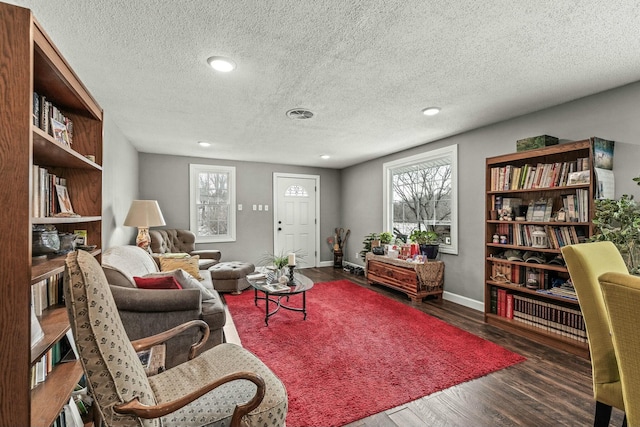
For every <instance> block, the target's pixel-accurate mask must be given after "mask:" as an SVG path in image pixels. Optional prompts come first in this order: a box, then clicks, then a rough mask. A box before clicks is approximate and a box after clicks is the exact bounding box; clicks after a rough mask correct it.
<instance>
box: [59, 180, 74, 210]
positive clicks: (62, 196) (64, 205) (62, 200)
mask: <svg viewBox="0 0 640 427" xmlns="http://www.w3.org/2000/svg"><path fill="white" fill-rule="evenodd" d="M56 193H57V194H58V203H59V204H60V212H62V213H73V207H72V206H71V199H70V198H69V192H68V191H67V187H66V186H64V185H60V184H56Z"/></svg>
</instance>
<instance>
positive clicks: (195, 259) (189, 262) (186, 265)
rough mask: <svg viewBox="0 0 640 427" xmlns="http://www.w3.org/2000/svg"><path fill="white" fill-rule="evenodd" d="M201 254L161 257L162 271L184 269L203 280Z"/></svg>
mask: <svg viewBox="0 0 640 427" xmlns="http://www.w3.org/2000/svg"><path fill="white" fill-rule="evenodd" d="M199 261H200V255H194V256H189V257H182V258H174V257H166V256H161V257H160V271H171V270H177V269H178V268H181V269H183V270H184V271H186V272H187V273H189V274H190V275H192V276H193V277H195V278H196V279H198V280H202V276H200V267H199Z"/></svg>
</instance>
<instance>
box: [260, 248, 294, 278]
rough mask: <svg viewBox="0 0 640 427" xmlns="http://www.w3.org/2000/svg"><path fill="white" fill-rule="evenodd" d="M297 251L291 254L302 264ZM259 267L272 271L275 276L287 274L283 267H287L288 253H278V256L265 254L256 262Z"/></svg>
mask: <svg viewBox="0 0 640 427" xmlns="http://www.w3.org/2000/svg"><path fill="white" fill-rule="evenodd" d="M298 252H299V251H293V252H291V253H293V254H295V255H296V259H297V260H299V261H301V262H302V259H303V256H302V255H300V254H298ZM257 264H258V265H259V266H263V267H266V268H269V269H273V270H275V272H276V276H278V277H279V276H280V275H284V274H286V273H287V272H286V271H285V267H287V266H288V265H289V252H288V253H284V252H280V253H279V254H272V253H269V252H267V253H265V254H264V255H262V257H261V258H260V259H259V260H258V261H257Z"/></svg>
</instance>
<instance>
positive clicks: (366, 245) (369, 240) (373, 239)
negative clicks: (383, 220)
mask: <svg viewBox="0 0 640 427" xmlns="http://www.w3.org/2000/svg"><path fill="white" fill-rule="evenodd" d="M362 245H363V248H362V250H361V251H360V258H362V259H366V257H367V252H371V248H373V247H375V246H380V236H379V235H378V234H377V233H370V234H367V235H366V236H364V241H363V242H362Z"/></svg>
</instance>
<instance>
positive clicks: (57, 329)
mask: <svg viewBox="0 0 640 427" xmlns="http://www.w3.org/2000/svg"><path fill="white" fill-rule="evenodd" d="M38 321H39V322H40V326H41V327H42V332H44V337H43V338H42V339H41V340H40V341H38V342H37V343H36V344H35V345H34V346H33V347H31V363H32V364H33V363H35V362H36V361H38V360H40V358H41V357H42V356H44V354H45V353H46V352H47V351H48V350H49V348H50V347H51V346H52V345H53V344H55V343H56V342H58V341H59V340H60V338H62V336H63V335H64V334H66V333H67V331H68V330H69V317H68V315H67V309H66V307H65V306H55V307H50V308H47V309H46V310H44V312H43V313H42V316H41V317H39V318H38Z"/></svg>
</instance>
